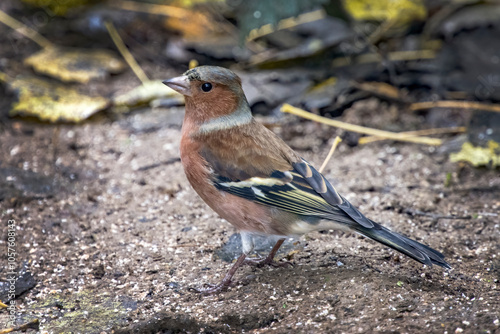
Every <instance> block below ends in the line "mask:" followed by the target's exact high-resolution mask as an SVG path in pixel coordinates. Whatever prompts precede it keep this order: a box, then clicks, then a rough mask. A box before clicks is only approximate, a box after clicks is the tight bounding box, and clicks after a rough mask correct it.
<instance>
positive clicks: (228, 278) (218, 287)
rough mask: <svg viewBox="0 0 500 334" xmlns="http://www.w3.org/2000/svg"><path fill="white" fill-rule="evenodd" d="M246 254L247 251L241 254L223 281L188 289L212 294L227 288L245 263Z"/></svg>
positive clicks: (203, 293)
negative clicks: (205, 287)
mask: <svg viewBox="0 0 500 334" xmlns="http://www.w3.org/2000/svg"><path fill="white" fill-rule="evenodd" d="M246 256H247V255H246V254H245V253H243V254H241V255H240V257H239V258H238V260H236V262H235V263H234V264H233V266H232V267H231V269H229V271H228V272H227V273H226V276H224V278H223V279H222V281H220V283H219V284H213V285H210V287H209V288H207V289H201V290H198V289H195V288H189V289H188V290H189V291H191V292H196V293H199V294H202V295H211V294H215V293H219V292H221V291H224V290H226V289H227V287H228V286H229V285H231V283H232V280H231V279H232V278H233V276H234V274H235V273H236V271H237V270H238V268H239V267H241V265H242V264H243V263H245V258H246Z"/></svg>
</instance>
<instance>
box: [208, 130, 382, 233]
mask: <svg viewBox="0 0 500 334" xmlns="http://www.w3.org/2000/svg"><path fill="white" fill-rule="evenodd" d="M252 132H253V133H252V135H253V136H252V137H250V136H245V133H240V134H239V136H238V138H240V139H239V141H238V142H234V140H233V141H231V140H230V138H223V137H219V138H218V139H216V140H215V142H214V139H211V140H208V141H207V142H206V145H205V146H204V149H203V150H202V151H201V152H200V153H201V155H202V156H203V157H204V159H205V160H206V161H207V163H208V167H209V168H210V169H211V171H212V182H213V184H214V185H215V187H217V188H218V189H219V190H222V191H225V192H228V193H230V194H233V195H236V196H239V197H243V198H245V199H248V200H250V201H254V202H256V203H260V204H263V205H266V206H271V207H275V208H278V209H281V210H283V211H287V212H291V213H294V214H297V215H301V216H310V217H318V218H325V219H330V220H334V221H336V222H339V223H346V224H353V223H354V224H355V223H358V224H360V225H361V226H363V227H365V228H371V227H373V223H372V222H371V221H370V220H369V219H367V218H366V217H365V216H363V215H362V214H361V213H360V212H359V211H358V210H357V209H356V208H354V207H353V206H352V205H351V204H350V203H349V202H348V201H347V200H346V199H345V198H344V197H342V196H341V195H339V194H338V193H337V191H336V190H335V188H334V187H333V186H332V185H331V184H330V182H328V180H326V178H325V177H324V176H323V175H322V174H321V173H319V172H318V171H317V170H316V169H315V168H314V167H313V166H311V165H310V164H309V163H308V162H307V161H305V160H304V159H302V158H300V157H298V156H297V155H296V153H295V152H293V151H292V150H291V149H290V148H289V147H288V146H287V145H286V144H285V143H284V142H282V141H281V139H279V138H278V137H277V136H275V135H274V134H273V133H272V132H270V131H269V130H267V129H265V128H264V127H262V128H260V127H254V128H253V129H252ZM255 132H259V133H255ZM241 138H243V139H241ZM245 140H248V142H245Z"/></svg>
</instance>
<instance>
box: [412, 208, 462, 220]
mask: <svg viewBox="0 0 500 334" xmlns="http://www.w3.org/2000/svg"><path fill="white" fill-rule="evenodd" d="M404 213H406V214H407V215H410V216H424V217H430V218H432V219H434V220H438V219H472V216H454V215H439V214H435V213H429V212H423V211H420V210H414V209H404Z"/></svg>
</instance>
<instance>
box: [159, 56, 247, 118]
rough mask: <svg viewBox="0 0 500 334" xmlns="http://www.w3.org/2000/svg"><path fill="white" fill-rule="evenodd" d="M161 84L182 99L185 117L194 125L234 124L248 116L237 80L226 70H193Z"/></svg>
mask: <svg viewBox="0 0 500 334" xmlns="http://www.w3.org/2000/svg"><path fill="white" fill-rule="evenodd" d="M163 83H164V84H165V85H167V86H169V87H170V88H172V89H174V90H176V91H178V92H179V93H181V94H182V95H184V96H185V98H186V117H192V118H194V119H196V121H197V123H200V124H205V123H207V122H215V121H218V122H219V123H221V122H222V123H224V122H228V121H232V122H233V123H234V121H236V120H240V121H241V120H242V119H245V120H247V119H248V118H249V117H251V113H250V108H249V106H248V102H247V100H246V98H245V94H244V93H243V89H242V88H241V79H240V78H239V77H238V76H237V75H236V74H235V73H234V72H233V71H231V70H228V69H226V68H223V67H218V66H200V67H195V68H193V69H191V70H189V71H187V72H185V73H184V74H183V75H182V76H180V77H176V78H172V79H170V80H165V81H163ZM221 125H224V124H221Z"/></svg>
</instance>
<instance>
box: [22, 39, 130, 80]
mask: <svg viewBox="0 0 500 334" xmlns="http://www.w3.org/2000/svg"><path fill="white" fill-rule="evenodd" d="M24 63H25V64H26V65H30V66H33V68H34V70H35V71H37V72H39V73H42V74H46V75H49V76H51V77H54V78H57V79H59V80H62V81H66V82H79V83H87V82H89V81H90V80H93V79H102V78H105V77H106V76H107V75H108V74H109V73H119V72H121V71H123V70H124V69H125V63H124V62H123V61H121V60H120V59H118V58H116V57H115V56H114V55H113V53H112V52H110V51H107V50H90V49H77V48H59V47H49V48H45V49H42V50H41V51H39V52H37V53H35V54H34V55H32V56H30V57H28V58H26V59H25V60H24Z"/></svg>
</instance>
